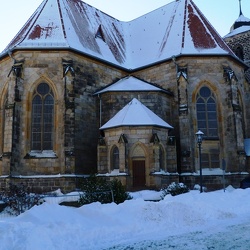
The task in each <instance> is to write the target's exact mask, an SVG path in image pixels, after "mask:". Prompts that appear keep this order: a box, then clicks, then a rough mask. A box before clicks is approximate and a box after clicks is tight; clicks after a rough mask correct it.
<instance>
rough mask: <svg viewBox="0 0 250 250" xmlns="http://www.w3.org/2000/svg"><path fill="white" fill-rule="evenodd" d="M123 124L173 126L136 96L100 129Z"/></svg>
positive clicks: (169, 127) (168, 127)
mask: <svg viewBox="0 0 250 250" xmlns="http://www.w3.org/2000/svg"><path fill="white" fill-rule="evenodd" d="M121 126H156V127H162V128H167V129H172V128H173V127H172V126H171V125H169V124H168V123H167V122H165V121H164V120H163V119H161V118H160V117H159V116H157V115H156V114H155V113H154V112H152V111H151V110H150V109H148V108H147V107H146V106H145V105H143V104H142V103H141V102H140V101H139V100H137V99H136V98H134V99H133V100H132V101H131V102H129V103H128V104H127V105H126V106H125V107H124V108H123V109H121V110H120V111H119V112H118V113H117V114H116V115H115V116H114V117H113V118H111V119H110V120H109V121H108V122H107V123H105V124H104V125H103V126H102V127H101V128H100V130H104V129H108V128H114V127H121Z"/></svg>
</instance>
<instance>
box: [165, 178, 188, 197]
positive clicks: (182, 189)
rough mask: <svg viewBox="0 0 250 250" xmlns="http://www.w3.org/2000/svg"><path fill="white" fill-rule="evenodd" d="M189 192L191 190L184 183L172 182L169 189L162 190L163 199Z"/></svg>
mask: <svg viewBox="0 0 250 250" xmlns="http://www.w3.org/2000/svg"><path fill="white" fill-rule="evenodd" d="M187 192H189V188H188V187H187V186H186V185H185V184H183V183H176V182H172V183H171V184H170V185H169V186H168V187H167V188H165V189H163V190H162V199H163V198H164V197H165V196H166V195H168V194H171V195H172V196H175V195H179V194H184V193H187Z"/></svg>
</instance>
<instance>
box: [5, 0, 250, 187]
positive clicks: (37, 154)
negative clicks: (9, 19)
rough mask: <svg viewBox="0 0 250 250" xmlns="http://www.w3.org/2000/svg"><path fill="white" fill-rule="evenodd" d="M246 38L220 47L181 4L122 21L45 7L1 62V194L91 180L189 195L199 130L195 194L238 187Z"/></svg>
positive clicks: (244, 127) (80, 5)
mask: <svg viewBox="0 0 250 250" xmlns="http://www.w3.org/2000/svg"><path fill="white" fill-rule="evenodd" d="M164 13H168V15H167V17H166V16H165V14H164ZM156 16H157V17H158V19H156ZM180 17H181V18H180ZM44 20H46V21H44ZM152 20H154V22H155V23H154V25H152V26H153V27H151V26H150V25H149V24H150V23H151V24H152ZM166 23H167V25H166ZM79 24H81V25H79ZM156 25H158V26H159V27H158V28H157V29H155V27H156ZM197 27H198V29H199V32H195V29H196V28H197ZM152 32H154V33H152ZM248 33H249V31H248V32H246V33H243V35H242V36H243V38H242V37H241V38H239V39H238V37H240V36H241V34H237V35H236V36H232V37H231V36H229V37H226V38H225V41H226V42H227V43H228V45H229V47H228V46H227V44H226V43H225V42H224V41H223V39H222V38H221V37H219V36H218V35H217V33H216V32H215V31H214V28H213V27H212V26H211V25H210V24H209V23H208V21H207V20H206V18H205V17H204V16H203V14H202V13H201V12H200V11H199V9H198V8H197V6H195V4H194V3H193V2H192V1H191V0H188V1H183V0H179V1H173V2H172V3H170V4H168V5H166V6H163V7H162V8H160V9H158V10H155V11H153V12H151V13H149V14H147V15H145V16H143V17H140V18H138V19H136V20H134V21H131V22H128V23H123V22H120V21H118V20H116V19H114V18H112V17H110V16H108V15H106V14H105V13H103V12H101V11H99V10H97V9H95V8H93V7H91V6H89V5H87V4H85V3H84V2H82V1H80V0H76V1H71V2H70V1H67V0H60V1H55V0H48V1H43V3H42V4H41V6H40V7H39V8H38V9H37V11H36V12H35V13H34V15H33V16H32V17H31V18H30V20H28V22H27V23H26V24H25V26H24V27H23V28H22V30H21V31H20V32H19V33H18V34H17V36H16V37H15V38H14V39H13V40H12V41H11V43H10V44H9V45H8V46H7V48H6V49H5V50H4V51H3V52H2V53H1V54H0V68H1V70H0V91H1V98H0V110H1V114H0V152H1V160H0V184H1V187H5V186H6V185H7V184H8V183H9V182H16V183H18V182H26V183H27V184H28V185H29V186H30V187H32V188H34V189H35V190H38V191H50V190H55V189H57V188H61V189H62V190H63V191H70V190H73V189H75V188H76V187H77V184H78V181H79V180H80V178H82V177H84V176H87V175H89V174H97V175H98V176H100V177H105V178H109V179H112V178H119V179H120V180H121V181H122V182H123V184H124V185H126V186H127V188H128V189H141V188H161V187H163V186H165V185H168V184H170V183H171V182H173V181H176V182H179V181H180V182H184V183H185V184H187V185H188V186H189V187H190V188H193V187H194V185H195V184H197V183H199V181H200V172H199V168H200V164H199V159H200V158H199V152H198V148H197V141H196V135H195V134H196V132H197V131H198V130H201V131H202V132H203V133H204V138H203V142H202V151H201V152H202V155H201V156H202V157H201V159H202V161H201V164H202V168H203V183H204V186H206V187H207V188H208V189H209V190H212V189H217V188H222V187H223V174H224V175H225V176H224V177H225V181H226V185H229V184H231V185H233V186H235V187H238V186H239V181H240V180H241V179H243V178H244V176H245V175H247V174H248V172H249V171H250V167H249V159H248V158H249V157H248V155H247V154H246V149H245V145H244V142H245V139H247V138H250V128H249V125H248V124H249V118H250V114H249V110H250V109H249V103H250V100H249V98H250V95H249V79H248V77H247V73H245V72H248V71H247V68H248V67H247V64H248V63H249V62H248V61H249V50H248V49H249V42H247V41H249V34H248ZM128 34H130V35H128ZM152 34H153V35H152ZM149 37H150V38H149ZM234 39H238V40H237V42H235V40H234ZM244 39H245V40H244ZM241 41H243V43H242V44H241V45H240V46H242V47H240V48H242V51H243V53H244V58H242V57H237V56H236V55H238V56H239V53H238V52H237V51H239V50H237V49H236V51H235V46H236V45H235V44H240V42H241ZM244 41H246V42H245V44H244ZM246 44H247V45H246ZM237 46H238V47H239V45H237ZM237 46H236V47H237ZM247 46H248V47H247ZM230 47H231V49H230ZM238 47H237V48H238ZM237 53H238V54H237ZM240 55H241V54H240ZM242 59H243V60H242ZM132 100H133V101H132ZM134 100H136V101H135V102H134ZM135 103H136V105H135ZM138 107H139V108H140V109H141V110H142V111H137V108H138ZM126 110H127V113H126V112H125V111H126ZM140 112H145V115H141V114H142V113H140ZM143 114H144V113H143ZM122 115H124V116H122ZM140 115H141V116H140ZM121 116H122V117H123V118H124V119H120V118H121ZM146 118H147V119H146ZM223 170H225V172H224V171H223Z"/></svg>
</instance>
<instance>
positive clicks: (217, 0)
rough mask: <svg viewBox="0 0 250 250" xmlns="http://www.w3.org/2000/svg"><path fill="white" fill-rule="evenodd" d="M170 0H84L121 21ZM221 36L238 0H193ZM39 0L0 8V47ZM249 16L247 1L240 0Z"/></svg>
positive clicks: (234, 15)
mask: <svg viewBox="0 0 250 250" xmlns="http://www.w3.org/2000/svg"><path fill="white" fill-rule="evenodd" d="M172 1H174V0H85V1H84V2H86V3H88V4H90V5H92V6H94V7H96V8H98V9H100V10H102V11H104V12H105V13H107V14H109V15H111V16H113V17H115V18H117V19H119V20H122V21H128V20H132V19H134V18H136V17H138V16H141V15H143V14H145V13H148V12H150V11H152V10H154V9H156V8H159V7H161V6H163V5H165V4H168V3H170V2H172ZM193 1H194V3H195V4H196V5H197V6H198V7H199V9H200V10H201V11H202V12H203V14H204V15H205V16H206V17H207V19H208V20H209V21H210V23H211V24H212V25H213V26H214V27H215V29H216V30H217V31H218V33H219V34H220V35H221V36H224V35H226V34H227V33H229V30H230V27H231V25H232V24H233V23H234V21H235V20H236V19H237V18H238V16H239V0H193ZM41 3H42V0H24V1H20V0H11V1H10V0H9V1H5V3H4V5H2V6H1V10H0V51H2V50H3V49H4V48H5V47H6V46H7V44H8V43H9V42H10V41H11V39H12V38H13V37H14V36H15V35H16V34H17V32H18V31H19V30H20V29H21V27H22V26H23V25H24V24H25V22H26V21H27V20H28V18H29V17H30V16H31V15H32V13H33V12H34V11H35V10H36V8H37V7H38V6H39V5H40V4H41ZM241 4H242V11H243V14H244V16H246V17H248V18H250V1H249V0H241Z"/></svg>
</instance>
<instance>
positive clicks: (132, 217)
mask: <svg viewBox="0 0 250 250" xmlns="http://www.w3.org/2000/svg"><path fill="white" fill-rule="evenodd" d="M132 195H133V197H134V198H133V199H132V200H129V201H126V202H124V203H122V204H119V205H116V204H114V203H112V204H105V205H102V204H100V203H92V204H89V205H85V206H82V207H80V208H72V207H66V206H59V205H57V204H50V203H48V202H47V203H44V204H42V205H40V206H36V207H33V208H32V209H31V210H29V211H27V212H25V213H24V214H21V215H20V216H18V217H11V218H4V217H0V249H1V250H2V249H4V250H5V249H8V250H14V249H15V250H29V249H32V250H40V249H43V250H45V249H49V250H54V249H55V250H57V249H60V250H66V249H70V250H72V249H81V250H82V249H84V250H85V249H86V250H108V249H109V250H115V249H116V250H122V249H123V250H125V249H126V250H130V249H133V250H137V249H140V250H147V249H151V250H163V249H164V250H166V249H175V250H176V249H177V250H178V249H181V250H183V249H192V250H196V249H197V250H203V249H216V250H217V249H218V250H224V249H225V250H228V249H237V250H238V249H243V250H247V249H250V236H249V235H250V234H249V232H250V189H249V188H248V189H244V190H243V189H234V188H232V187H231V188H227V189H226V191H225V192H224V191H223V190H219V191H215V192H208V193H199V191H191V192H189V193H186V194H182V195H178V196H171V195H168V196H166V197H165V199H164V200H161V201H159V202H153V201H145V200H152V199H157V198H159V197H160V193H159V192H154V191H142V192H136V193H132Z"/></svg>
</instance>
